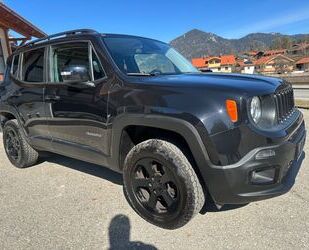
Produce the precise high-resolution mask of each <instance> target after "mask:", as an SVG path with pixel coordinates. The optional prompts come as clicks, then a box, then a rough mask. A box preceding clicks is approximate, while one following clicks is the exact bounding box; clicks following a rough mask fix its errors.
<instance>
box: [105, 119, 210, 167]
mask: <svg viewBox="0 0 309 250" xmlns="http://www.w3.org/2000/svg"><path fill="white" fill-rule="evenodd" d="M127 126H146V127H153V128H159V129H164V130H170V131H172V132H176V133H178V134H179V135H180V136H182V137H183V138H184V139H185V141H186V142H187V144H188V146H189V148H190V150H191V152H192V155H193V157H194V159H195V162H196V164H197V166H198V168H199V169H201V168H203V165H204V164H206V162H210V158H209V154H208V152H207V149H206V147H205V145H204V143H203V141H202V139H201V137H200V135H199V133H198V131H197V130H196V128H195V127H194V126H193V125H192V124H191V123H189V122H188V121H185V120H182V119H179V118H174V117H167V116H163V115H153V114H149V115H145V114H122V115H120V116H119V117H116V118H115V120H114V121H113V125H112V127H113V128H112V138H111V145H112V147H111V156H112V158H113V162H114V164H113V165H114V166H115V168H117V169H119V170H120V171H121V170H122V167H121V166H120V162H119V156H120V143H121V136H122V132H123V130H124V129H125V128H126V127H127Z"/></svg>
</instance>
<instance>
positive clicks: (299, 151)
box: [207, 122, 306, 204]
mask: <svg viewBox="0 0 309 250" xmlns="http://www.w3.org/2000/svg"><path fill="white" fill-rule="evenodd" d="M305 138H306V130H305V125H304V122H303V123H302V124H301V126H300V127H299V128H298V129H297V131H295V132H294V134H293V135H292V136H290V137H289V139H287V141H284V142H282V143H280V144H278V145H273V146H270V147H262V148H257V149H254V150H252V151H251V152H249V153H248V154H247V155H246V156H245V157H244V158H243V159H242V160H241V161H239V162H238V163H236V164H233V165H228V166H214V165H212V166H210V167H209V169H208V170H209V171H208V177H207V186H208V189H209V192H210V194H211V196H212V198H213V200H214V201H215V202H216V203H217V204H244V203H249V202H252V201H258V200H263V199H268V198H272V197H275V196H279V195H282V194H284V193H286V192H288V191H289V190H290V189H291V188H292V186H293V185H294V183H295V178H296V176H297V174H298V171H299V169H300V166H301V164H302V161H303V159H304V157H305V153H304V152H303V147H304V142H305ZM263 150H272V152H275V155H271V156H269V157H267V158H265V159H257V157H256V156H257V154H258V153H259V152H261V151H263ZM269 169H274V170H275V175H274V178H273V181H272V182H270V183H266V184H261V183H259V184H257V183H256V182H254V181H253V179H252V178H253V177H252V176H253V174H252V173H255V172H256V171H263V170H269Z"/></svg>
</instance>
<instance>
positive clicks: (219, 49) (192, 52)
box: [170, 29, 309, 59]
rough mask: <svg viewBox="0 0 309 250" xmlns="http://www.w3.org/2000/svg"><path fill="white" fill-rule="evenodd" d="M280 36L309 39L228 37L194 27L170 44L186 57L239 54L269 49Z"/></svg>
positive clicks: (308, 37) (306, 36)
mask: <svg viewBox="0 0 309 250" xmlns="http://www.w3.org/2000/svg"><path fill="white" fill-rule="evenodd" d="M278 38H289V39H291V41H295V42H296V41H299V40H309V34H297V35H283V34H280V33H252V34H249V35H247V36H245V37H242V38H240V39H227V38H223V37H221V36H218V35H216V34H214V33H209V32H204V31H201V30H198V29H193V30H191V31H189V32H187V33H185V34H183V35H182V36H179V37H177V38H176V39H174V40H172V41H171V42H170V44H171V45H172V46H173V47H174V48H176V49H177V50H178V51H179V52H180V53H182V54H183V55H184V56H185V57H186V58H188V59H192V58H194V57H201V56H210V55H221V54H238V53H240V52H243V51H250V50H266V49H269V48H270V47H271V46H272V44H273V43H274V41H276V39H278Z"/></svg>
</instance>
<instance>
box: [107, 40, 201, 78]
mask: <svg viewBox="0 0 309 250" xmlns="http://www.w3.org/2000/svg"><path fill="white" fill-rule="evenodd" d="M103 40H104V42H105V44H106V46H107V48H108V50H109V52H110V54H111V56H112V57H113V60H114V61H115V63H116V64H117V66H118V68H119V69H120V70H121V71H122V72H124V73H125V74H127V75H161V74H167V75H169V74H183V73H193V72H198V70H197V69H196V68H195V67H194V66H192V64H191V63H190V62H189V61H187V59H185V58H184V57H183V56H182V55H181V54H179V53H178V52H177V51H176V50H175V49H173V48H172V47H171V46H169V45H167V44H165V43H162V42H159V41H155V40H151V39H147V38H139V37H104V38H103Z"/></svg>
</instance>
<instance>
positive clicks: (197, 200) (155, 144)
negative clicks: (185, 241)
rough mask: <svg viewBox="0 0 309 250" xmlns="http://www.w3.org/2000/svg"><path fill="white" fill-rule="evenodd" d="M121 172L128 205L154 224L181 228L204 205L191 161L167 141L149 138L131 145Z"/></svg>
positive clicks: (201, 189)
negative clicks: (133, 145)
mask: <svg viewBox="0 0 309 250" xmlns="http://www.w3.org/2000/svg"><path fill="white" fill-rule="evenodd" d="M123 174H124V191H125V195H126V197H127V198H128V201H129V203H130V205H131V206H132V207H133V209H134V210H135V211H136V212H137V213H138V214H139V215H140V216H141V217H143V218H144V219H145V220H147V221H148V222H150V223H152V224H154V225H156V226H159V227H162V228H165V229H176V228H180V227H182V226H184V225H185V224H187V223H188V222H189V221H190V220H191V219H192V218H193V217H194V216H195V215H196V214H197V213H199V212H200V210H201V209H202V207H203V205H204V202H205V196H204V192H203V188H202V186H201V184H200V182H199V179H198V177H197V175H196V173H195V171H194V170H193V168H192V166H191V164H190V163H189V161H188V159H187V158H186V157H185V155H184V154H183V153H182V152H181V150H180V149H179V148H178V147H176V146H175V145H174V144H172V143H169V142H167V141H163V140H156V139H152V140H147V141H144V142H142V143H140V144H138V145H136V146H135V147H133V148H132V150H131V151H130V152H129V154H128V155H127V157H126V160H125V164H124V171H123Z"/></svg>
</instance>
